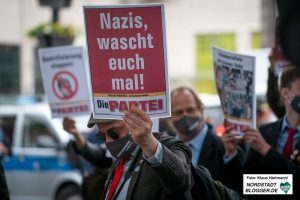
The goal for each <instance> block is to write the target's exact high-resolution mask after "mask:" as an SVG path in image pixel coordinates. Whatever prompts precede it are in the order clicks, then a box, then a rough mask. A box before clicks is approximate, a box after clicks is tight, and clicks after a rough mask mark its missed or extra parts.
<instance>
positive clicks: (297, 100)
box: [291, 96, 300, 114]
mask: <svg viewBox="0 0 300 200" xmlns="http://www.w3.org/2000/svg"><path fill="white" fill-rule="evenodd" d="M291 106H292V108H293V109H294V111H296V112H297V113H298V114H300V96H295V97H294V98H293V100H292V102H291Z"/></svg>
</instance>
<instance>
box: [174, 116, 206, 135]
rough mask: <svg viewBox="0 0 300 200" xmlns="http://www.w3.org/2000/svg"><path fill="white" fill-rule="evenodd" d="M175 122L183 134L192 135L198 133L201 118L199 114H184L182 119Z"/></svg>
mask: <svg viewBox="0 0 300 200" xmlns="http://www.w3.org/2000/svg"><path fill="white" fill-rule="evenodd" d="M173 124H174V126H175V128H176V129H177V131H179V132H180V133H181V134H183V135H186V136H190V135H195V134H197V132H198V131H199V127H200V125H201V119H200V117H198V116H197V117H189V116H183V117H182V118H181V119H180V120H178V121H175V122H174V123H173Z"/></svg>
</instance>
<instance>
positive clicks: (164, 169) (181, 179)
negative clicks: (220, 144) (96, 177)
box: [82, 134, 193, 200]
mask: <svg viewBox="0 0 300 200" xmlns="http://www.w3.org/2000/svg"><path fill="white" fill-rule="evenodd" d="M156 137H157V138H158V139H159V141H160V142H161V143H162V144H164V142H165V141H168V140H170V139H171V138H172V137H171V136H168V135H162V134H159V135H156ZM163 149H164V157H163V163H162V165H160V166H158V167H152V166H150V164H149V163H148V162H147V161H146V160H144V158H143V156H142V151H141V150H140V151H139V153H138V154H137V159H136V162H135V164H134V167H133V171H132V175H131V180H130V183H129V187H128V192H127V197H126V199H127V200H129V199H130V200H131V199H132V200H133V199H134V200H141V199H142V200H173V199H174V200H176V199H178V200H184V199H190V189H191V187H192V185H193V178H192V174H191V170H190V163H191V162H190V157H191V152H190V149H189V147H187V146H186V145H185V144H184V143H183V142H182V141H179V140H178V141H176V143H174V144H173V145H171V147H170V148H167V147H165V146H164V145H163ZM89 154H93V155H89ZM82 155H85V157H86V156H88V157H89V158H96V157H97V156H96V155H97V151H96V149H93V151H89V150H88V149H85V152H84V153H83V154H82ZM98 155H99V157H101V156H104V154H103V153H101V152H99V154H98ZM99 157H98V158H97V160H99ZM118 162H119V160H116V161H115V162H114V163H113V166H112V167H111V170H110V174H109V175H108V179H107V183H106V185H105V188H104V196H105V195H106V193H107V191H108V188H109V185H110V182H111V179H112V177H113V173H114V170H115V168H116V166H117V164H118Z"/></svg>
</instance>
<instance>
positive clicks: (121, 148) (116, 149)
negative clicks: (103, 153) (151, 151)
mask: <svg viewBox="0 0 300 200" xmlns="http://www.w3.org/2000/svg"><path fill="white" fill-rule="evenodd" d="M136 146H137V145H136V144H135V143H134V141H133V140H132V138H131V136H130V135H127V136H125V137H123V138H121V139H117V140H114V141H112V142H108V143H106V147H107V149H108V150H109V152H110V153H111V155H112V156H113V157H115V158H124V157H126V156H128V155H130V154H131V153H132V152H133V151H134V149H135V148H136Z"/></svg>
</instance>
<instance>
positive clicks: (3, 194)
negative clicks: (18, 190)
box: [0, 163, 9, 200]
mask: <svg viewBox="0 0 300 200" xmlns="http://www.w3.org/2000/svg"><path fill="white" fill-rule="evenodd" d="M0 199H1V200H9V193H8V189H7V185H6V179H5V174H4V170H3V167H2V164H1V163H0Z"/></svg>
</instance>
